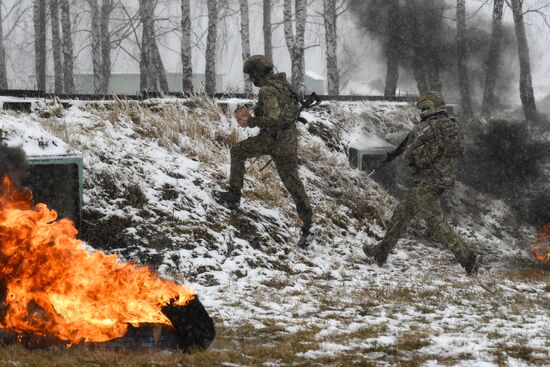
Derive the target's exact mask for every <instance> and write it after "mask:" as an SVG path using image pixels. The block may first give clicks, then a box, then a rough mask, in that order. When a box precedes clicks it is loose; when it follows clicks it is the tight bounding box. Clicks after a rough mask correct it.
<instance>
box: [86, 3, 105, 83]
mask: <svg viewBox="0 0 550 367" xmlns="http://www.w3.org/2000/svg"><path fill="white" fill-rule="evenodd" d="M88 4H89V5H90V10H91V13H92V30H91V31H92V69H93V73H94V93H101V83H102V73H101V35H100V29H101V27H100V25H99V24H100V20H99V19H100V14H99V4H98V0H88Z"/></svg>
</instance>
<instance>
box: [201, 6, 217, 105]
mask: <svg viewBox="0 0 550 367" xmlns="http://www.w3.org/2000/svg"><path fill="white" fill-rule="evenodd" d="M207 5H208V30H207V36H206V68H205V72H204V77H205V81H204V89H205V90H204V91H205V92H206V94H209V95H214V94H215V93H216V40H217V32H218V29H217V23H218V4H217V0H208V4H207Z"/></svg>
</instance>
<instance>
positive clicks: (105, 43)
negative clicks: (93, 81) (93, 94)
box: [99, 0, 113, 94]
mask: <svg viewBox="0 0 550 367" xmlns="http://www.w3.org/2000/svg"><path fill="white" fill-rule="evenodd" d="M112 11H113V0H103V3H102V4H101V19H100V22H99V24H100V26H99V28H100V32H99V34H100V42H99V43H100V46H101V68H100V70H101V78H100V84H99V92H100V93H101V94H107V93H109V81H110V79H111V32H110V29H109V23H110V17H111V12H112Z"/></svg>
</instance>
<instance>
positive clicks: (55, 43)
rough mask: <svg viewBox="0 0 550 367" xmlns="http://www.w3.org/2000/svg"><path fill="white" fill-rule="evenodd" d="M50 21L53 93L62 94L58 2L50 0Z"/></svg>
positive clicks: (61, 57)
mask: <svg viewBox="0 0 550 367" xmlns="http://www.w3.org/2000/svg"><path fill="white" fill-rule="evenodd" d="M50 21H51V23H52V27H51V28H52V50H53V68H54V74H55V75H54V79H55V93H63V56H62V51H61V48H62V44H61V37H60V35H59V2H58V0H50Z"/></svg>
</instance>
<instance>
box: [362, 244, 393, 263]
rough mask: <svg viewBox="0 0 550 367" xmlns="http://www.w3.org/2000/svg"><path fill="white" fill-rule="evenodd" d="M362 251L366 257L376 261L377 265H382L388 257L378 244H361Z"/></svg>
mask: <svg viewBox="0 0 550 367" xmlns="http://www.w3.org/2000/svg"><path fill="white" fill-rule="evenodd" d="M363 252H364V253H365V255H367V257H368V258H371V259H373V260H374V261H376V263H377V264H378V266H383V265H384V264H385V263H386V260H387V259H388V253H387V252H386V250H384V249H383V248H382V246H380V245H379V244H378V245H375V246H369V245H367V244H365V245H363Z"/></svg>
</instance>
